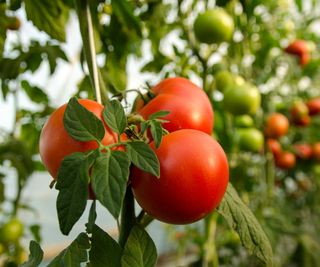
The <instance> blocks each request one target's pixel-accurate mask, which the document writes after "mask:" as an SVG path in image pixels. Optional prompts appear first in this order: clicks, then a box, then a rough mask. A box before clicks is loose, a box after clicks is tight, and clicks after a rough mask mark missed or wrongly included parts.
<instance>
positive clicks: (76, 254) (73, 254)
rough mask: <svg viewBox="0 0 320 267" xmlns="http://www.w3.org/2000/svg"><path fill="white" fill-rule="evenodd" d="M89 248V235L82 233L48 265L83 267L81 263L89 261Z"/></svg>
mask: <svg viewBox="0 0 320 267" xmlns="http://www.w3.org/2000/svg"><path fill="white" fill-rule="evenodd" d="M89 248H90V242H89V237H88V235H87V234H85V233H80V234H79V235H78V237H77V238H76V239H75V240H74V241H73V242H72V243H71V244H70V246H68V247H67V248H66V249H64V250H63V251H62V252H60V254H59V255H58V256H57V257H55V258H54V259H53V261H52V262H50V263H49V265H48V266H47V267H81V266H82V265H81V263H83V262H87V261H88V252H87V250H88V249H89Z"/></svg>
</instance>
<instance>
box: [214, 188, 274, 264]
mask: <svg viewBox="0 0 320 267" xmlns="http://www.w3.org/2000/svg"><path fill="white" fill-rule="evenodd" d="M217 211H218V212H219V213H220V214H221V215H222V216H223V217H224V218H225V220H226V221H227V222H228V224H229V226H230V227H231V228H233V229H234V230H236V231H237V233H238V234H239V236H240V239H241V242H242V244H243V246H244V247H245V248H246V249H247V250H248V251H249V252H250V253H252V254H254V255H256V256H257V257H258V258H259V259H260V260H262V261H263V262H264V263H266V265H267V266H273V259H272V258H273V253H272V248H271V245H270V242H269V240H268V237H267V236H266V234H265V232H264V231H263V229H262V227H261V225H260V224H259V222H258V221H257V219H256V218H255V216H254V215H253V213H252V212H251V210H250V209H249V208H248V207H247V206H246V205H245V204H244V203H243V202H242V200H241V198H240V197H239V196H238V194H237V192H236V190H235V189H234V188H233V186H232V185H231V184H230V183H229V185H228V188H227V191H226V193H225V195H224V198H223V200H222V202H221V204H220V205H219V207H218V209H217Z"/></svg>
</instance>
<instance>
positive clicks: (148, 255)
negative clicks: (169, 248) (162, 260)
mask: <svg viewBox="0 0 320 267" xmlns="http://www.w3.org/2000/svg"><path fill="white" fill-rule="evenodd" d="M156 262H157V250H156V247H155V245H154V243H153V241H152V239H151V238H150V236H149V235H148V233H147V232H146V231H145V230H144V229H142V228H140V227H139V226H134V227H133V228H132V230H131V232H130V235H129V237H128V240H127V243H126V245H125V247H124V250H123V255H122V258H121V267H132V266H135V267H154V266H155V264H156Z"/></svg>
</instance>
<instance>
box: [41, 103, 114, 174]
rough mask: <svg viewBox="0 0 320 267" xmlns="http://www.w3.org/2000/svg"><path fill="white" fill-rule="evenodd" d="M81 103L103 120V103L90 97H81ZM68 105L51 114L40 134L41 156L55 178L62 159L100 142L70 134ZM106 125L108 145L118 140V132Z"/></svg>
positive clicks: (105, 138)
mask: <svg viewBox="0 0 320 267" xmlns="http://www.w3.org/2000/svg"><path fill="white" fill-rule="evenodd" d="M79 103H80V104H81V105H82V106H84V107H85V108H86V109H88V110H89V111H91V112H92V113H94V114H95V115H96V116H97V117H98V118H99V119H100V120H102V121H103V119H102V111H103V106H102V105H100V104H99V103H97V102H95V101H92V100H88V99H80V100H79ZM66 106H67V105H66V104H65V105H63V106H61V107H59V108H58V109H57V110H56V111H54V112H53V113H52V114H51V116H50V117H49V119H48V121H47V122H46V124H45V125H44V127H43V129H42V131H41V135H40V147H39V150H40V156H41V159H42V162H43V164H44V166H45V167H46V168H47V170H48V172H49V173H50V174H51V176H52V177H53V178H54V179H56V178H57V173H58V170H59V168H60V164H61V161H62V160H63V158H64V157H65V156H67V155H70V154H72V153H74V152H85V151H88V150H92V149H96V148H98V144H97V143H96V142H95V141H90V142H80V141H77V140H75V139H73V138H72V137H71V136H69V135H68V133H67V131H66V130H65V128H64V125H63V115H64V111H65V109H66ZM104 126H105V131H106V133H105V136H104V138H103V140H102V143H103V144H104V145H108V144H111V143H115V142H117V135H116V133H114V132H112V131H111V130H110V129H109V128H108V126H107V125H106V124H104Z"/></svg>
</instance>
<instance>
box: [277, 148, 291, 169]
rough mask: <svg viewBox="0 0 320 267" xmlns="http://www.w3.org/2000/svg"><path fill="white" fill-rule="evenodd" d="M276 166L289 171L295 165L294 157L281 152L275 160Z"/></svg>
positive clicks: (289, 153)
mask: <svg viewBox="0 0 320 267" xmlns="http://www.w3.org/2000/svg"><path fill="white" fill-rule="evenodd" d="M275 163H276V166H277V167H279V168H281V169H285V170H289V169H292V168H293V167H294V166H295V165H296V156H295V155H294V154H293V153H291V152H288V151H283V152H282V153H281V154H280V155H279V156H278V157H276V158H275Z"/></svg>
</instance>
